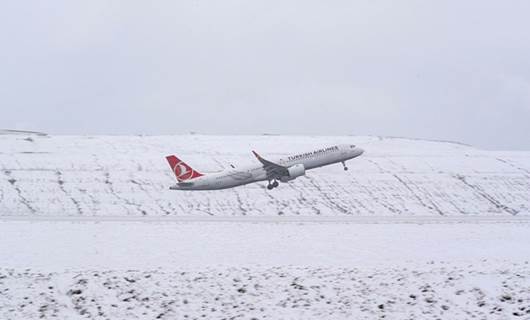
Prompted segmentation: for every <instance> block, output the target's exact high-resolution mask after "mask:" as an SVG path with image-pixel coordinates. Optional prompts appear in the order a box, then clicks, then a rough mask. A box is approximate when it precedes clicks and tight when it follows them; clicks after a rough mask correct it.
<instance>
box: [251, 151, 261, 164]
mask: <svg viewBox="0 0 530 320" xmlns="http://www.w3.org/2000/svg"><path fill="white" fill-rule="evenodd" d="M252 153H253V154H254V156H256V158H257V159H258V160H259V162H261V163H264V161H263V160H264V159H263V158H262V157H261V156H260V155H259V154H258V153H257V152H256V151H254V150H252Z"/></svg>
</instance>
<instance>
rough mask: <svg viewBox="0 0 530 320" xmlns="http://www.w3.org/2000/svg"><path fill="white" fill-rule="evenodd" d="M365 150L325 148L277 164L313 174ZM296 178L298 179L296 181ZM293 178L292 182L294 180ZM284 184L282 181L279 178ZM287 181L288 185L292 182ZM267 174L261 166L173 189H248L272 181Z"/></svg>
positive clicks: (199, 180) (238, 169) (347, 147)
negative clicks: (312, 172)
mask: <svg viewBox="0 0 530 320" xmlns="http://www.w3.org/2000/svg"><path fill="white" fill-rule="evenodd" d="M363 152H364V151H363V150H362V149H361V148H358V147H356V146H353V145H339V146H334V147H331V148H323V149H318V150H314V151H311V152H307V153H301V154H297V155H293V156H289V157H286V158H281V159H278V160H276V161H275V163H276V164H278V165H281V166H284V167H287V168H289V167H292V166H295V165H300V164H302V165H303V166H304V168H305V170H311V169H315V168H319V167H323V166H327V165H330V164H335V163H341V162H342V163H344V162H345V161H348V160H351V159H353V158H356V157H358V156H360V155H361V154H363ZM294 178H296V177H294ZM294 178H293V179H294ZM274 179H278V180H281V181H284V180H283V179H282V177H276V178H274ZM293 179H290V178H289V177H285V181H288V180H293ZM270 180H271V177H269V176H267V171H266V170H265V168H264V166H263V165H262V164H258V165H255V166H247V167H240V168H230V169H227V170H224V171H221V172H216V173H210V174H207V175H204V176H202V177H199V178H197V179H193V180H189V181H185V182H180V183H177V184H176V185H175V186H172V187H171V188H170V189H171V190H219V189H228V188H233V187H237V186H242V185H246V184H249V183H254V182H259V181H270Z"/></svg>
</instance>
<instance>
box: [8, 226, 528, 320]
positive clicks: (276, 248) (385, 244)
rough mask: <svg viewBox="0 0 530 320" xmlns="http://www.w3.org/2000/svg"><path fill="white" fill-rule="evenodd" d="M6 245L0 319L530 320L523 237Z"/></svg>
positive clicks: (520, 230)
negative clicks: (385, 319) (381, 319)
mask: <svg viewBox="0 0 530 320" xmlns="http://www.w3.org/2000/svg"><path fill="white" fill-rule="evenodd" d="M0 235H1V236H0V237H1V239H0V240H1V241H0V257H2V260H3V261H2V268H0V293H1V295H0V318H1V319H37V318H41V317H44V318H50V319H51V318H58V319H154V318H159V319H201V318H207V319H230V318H234V317H235V318H236V319H253V318H254V319H323V318H325V319H380V318H382V317H383V316H386V317H387V318H389V319H471V318H477V319H508V318H512V317H514V318H520V319H530V266H529V261H530V246H529V245H528V243H530V224H528V223H504V224H497V223H446V224H443V223H437V224H401V223H393V224H390V223H389V224H356V223H309V222H306V223H295V222H288V223H252V222H250V223H242V222H238V223H231V222H227V223H214V222H212V223H207V222H186V223H180V222H172V223H157V222H150V223H142V222H117V221H116V222H57V221H55V222H42V221H41V222H22V221H4V222H2V223H0ZM203 315H204V316H203Z"/></svg>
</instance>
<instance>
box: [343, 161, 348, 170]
mask: <svg viewBox="0 0 530 320" xmlns="http://www.w3.org/2000/svg"><path fill="white" fill-rule="evenodd" d="M342 165H343V166H344V171H348V167H346V162H342Z"/></svg>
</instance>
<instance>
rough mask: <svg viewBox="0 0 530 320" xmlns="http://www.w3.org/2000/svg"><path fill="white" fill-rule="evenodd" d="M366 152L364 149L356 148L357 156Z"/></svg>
mask: <svg viewBox="0 0 530 320" xmlns="http://www.w3.org/2000/svg"><path fill="white" fill-rule="evenodd" d="M363 153H364V149H361V148H355V156H356V157H358V156H360V155H362V154H363Z"/></svg>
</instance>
